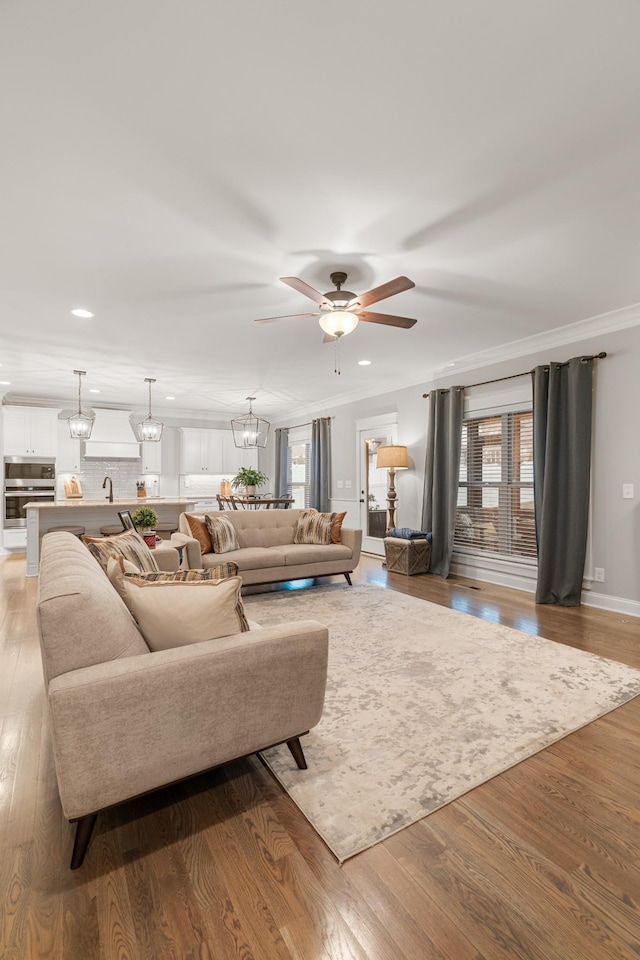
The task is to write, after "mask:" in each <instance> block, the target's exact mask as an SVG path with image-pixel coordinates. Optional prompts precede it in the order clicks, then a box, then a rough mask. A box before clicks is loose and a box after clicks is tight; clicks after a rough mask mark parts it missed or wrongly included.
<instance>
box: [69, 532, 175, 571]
mask: <svg viewBox="0 0 640 960" xmlns="http://www.w3.org/2000/svg"><path fill="white" fill-rule="evenodd" d="M81 539H82V542H83V543H84V544H85V545H86V546H87V547H88V548H89V551H90V552H91V553H92V554H93V556H94V557H95V558H96V560H97V561H98V563H99V564H100V566H101V567H102V569H103V570H104V571H105V573H106V571H107V563H108V562H109V557H124V558H125V560H128V561H129V562H130V563H133V564H134V565H135V566H136V567H137V568H138V570H140V571H142V572H143V573H157V571H158V564H157V563H156V561H155V557H154V556H153V554H152V552H151V550H149V547H148V546H147V545H146V543H145V542H144V540H143V539H142V537H141V536H140V534H139V533H136V531H135V530H126V531H125V532H124V533H120V534H118V535H117V536H115V537H82V538H81Z"/></svg>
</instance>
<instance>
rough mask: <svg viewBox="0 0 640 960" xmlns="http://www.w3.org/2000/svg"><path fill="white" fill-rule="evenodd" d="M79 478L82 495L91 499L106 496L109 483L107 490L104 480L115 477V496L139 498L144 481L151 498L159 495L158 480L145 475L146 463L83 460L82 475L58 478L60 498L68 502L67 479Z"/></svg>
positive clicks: (67, 475) (139, 461)
mask: <svg viewBox="0 0 640 960" xmlns="http://www.w3.org/2000/svg"><path fill="white" fill-rule="evenodd" d="M71 476H75V477H77V478H78V480H79V481H80V484H81V486H82V495H83V497H86V498H87V499H93V498H94V497H95V498H100V497H104V496H106V495H107V494H108V489H109V484H107V486H106V488H105V489H104V490H103V488H102V481H103V480H104V478H105V477H111V480H112V481H113V495H114V497H135V496H136V480H144V481H145V484H146V487H147V496H149V497H155V496H158V492H159V491H158V477H156V476H149V475H147V476H144V474H143V473H142V460H93V459H91V460H82V461H81V469H80V473H78V474H71V473H60V474H58V477H57V496H58V498H60V499H64V480H65V478H69V477H71Z"/></svg>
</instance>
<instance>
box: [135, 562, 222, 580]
mask: <svg viewBox="0 0 640 960" xmlns="http://www.w3.org/2000/svg"><path fill="white" fill-rule="evenodd" d="M237 576H238V564H237V563H234V562H233V560H227V562H226V563H217V564H216V565H215V566H214V567H209V569H208V570H176V571H175V572H165V571H163V570H160V571H159V572H158V573H137V572H136V573H134V572H129V571H126V572H125V577H135V578H136V579H137V580H145V581H146V582H147V583H157V582H158V581H159V580H163V581H164V582H165V583H166V582H168V581H169V580H173V581H176V580H179V581H180V582H181V583H188V582H189V581H190V580H226V579H227V577H237Z"/></svg>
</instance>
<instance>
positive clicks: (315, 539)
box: [293, 510, 336, 543]
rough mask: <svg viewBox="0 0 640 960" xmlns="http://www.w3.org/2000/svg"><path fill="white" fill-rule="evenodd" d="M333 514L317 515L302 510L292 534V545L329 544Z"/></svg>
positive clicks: (315, 512) (316, 513)
mask: <svg viewBox="0 0 640 960" xmlns="http://www.w3.org/2000/svg"><path fill="white" fill-rule="evenodd" d="M335 518H336V514H335V513H318V512H317V510H303V511H302V513H301V514H300V516H299V517H298V522H297V523H296V529H295V532H294V534H293V542H294V543H331V530H332V526H333V522H334V520H335Z"/></svg>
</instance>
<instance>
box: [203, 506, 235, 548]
mask: <svg viewBox="0 0 640 960" xmlns="http://www.w3.org/2000/svg"><path fill="white" fill-rule="evenodd" d="M204 522H205V523H206V525H207V530H208V531H209V536H210V537H211V546H212V547H213V552H214V553H229V551H230V550H237V549H238V540H237V537H236V531H235V530H234V527H233V524H232V523H231V521H230V520H228V519H227V518H226V517H215V516H212V515H211V514H210V513H205V515H204Z"/></svg>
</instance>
